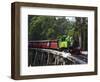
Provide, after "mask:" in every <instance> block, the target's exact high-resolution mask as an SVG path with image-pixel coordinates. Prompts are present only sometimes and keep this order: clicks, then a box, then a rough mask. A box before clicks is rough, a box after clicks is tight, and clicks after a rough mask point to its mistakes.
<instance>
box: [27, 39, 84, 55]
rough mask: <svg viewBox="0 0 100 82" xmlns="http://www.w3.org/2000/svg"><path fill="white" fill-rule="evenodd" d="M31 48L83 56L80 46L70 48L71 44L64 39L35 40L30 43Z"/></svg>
mask: <svg viewBox="0 0 100 82" xmlns="http://www.w3.org/2000/svg"><path fill="white" fill-rule="evenodd" d="M28 47H29V48H43V49H56V50H60V51H66V52H70V53H72V54H73V53H74V54H81V51H82V49H80V48H78V46H70V42H68V40H65V38H62V39H60V40H35V41H29V43H28Z"/></svg>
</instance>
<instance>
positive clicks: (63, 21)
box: [28, 15, 88, 51]
mask: <svg viewBox="0 0 100 82" xmlns="http://www.w3.org/2000/svg"><path fill="white" fill-rule="evenodd" d="M63 35H66V36H71V37H73V40H74V42H75V41H76V42H78V44H79V46H80V47H81V48H82V49H84V50H86V51H87V49H88V46H87V45H88V18H87V17H74V16H73V17H67V16H38V15H28V41H33V40H58V39H59V38H60V37H62V36H63Z"/></svg>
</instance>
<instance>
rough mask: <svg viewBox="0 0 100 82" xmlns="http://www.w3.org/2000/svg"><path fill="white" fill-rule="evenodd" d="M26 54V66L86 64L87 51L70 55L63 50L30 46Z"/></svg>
mask: <svg viewBox="0 0 100 82" xmlns="http://www.w3.org/2000/svg"><path fill="white" fill-rule="evenodd" d="M28 54H29V56H28V66H46V65H72V64H86V63H87V62H88V61H87V59H88V57H87V56H88V55H87V53H84V54H81V55H72V54H70V53H66V52H64V51H62V52H61V51H58V50H52V49H41V48H30V49H29V53H28Z"/></svg>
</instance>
